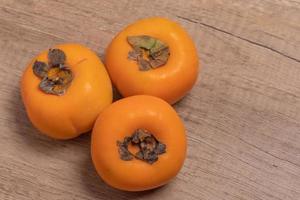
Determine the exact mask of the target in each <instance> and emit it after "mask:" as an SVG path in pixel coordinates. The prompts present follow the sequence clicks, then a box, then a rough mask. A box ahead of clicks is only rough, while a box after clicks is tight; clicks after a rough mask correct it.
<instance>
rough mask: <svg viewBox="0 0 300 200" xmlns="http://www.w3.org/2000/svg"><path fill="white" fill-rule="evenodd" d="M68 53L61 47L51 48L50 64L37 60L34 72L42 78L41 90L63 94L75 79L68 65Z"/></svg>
mask: <svg viewBox="0 0 300 200" xmlns="http://www.w3.org/2000/svg"><path fill="white" fill-rule="evenodd" d="M65 61H66V55H65V53H64V52H63V51H62V50H60V49H49V52H48V64H47V63H45V62H41V61H37V60H36V61H35V62H34V64H33V73H34V74H35V75H36V76H38V77H39V78H41V79H42V80H41V82H40V84H39V88H40V90H42V91H43V92H44V93H47V94H53V95H63V94H64V93H65V92H66V90H67V88H68V87H69V86H70V84H71V82H72V80H73V74H72V71H71V70H70V69H69V68H68V67H67V66H66V64H65Z"/></svg>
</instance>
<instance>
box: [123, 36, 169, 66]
mask: <svg viewBox="0 0 300 200" xmlns="http://www.w3.org/2000/svg"><path fill="white" fill-rule="evenodd" d="M127 42H128V43H129V44H130V45H131V47H132V48H133V50H132V51H129V52H128V59H130V60H135V61H137V63H138V66H139V70H140V71H148V70H150V69H155V68H158V67H161V66H163V65H165V64H166V63H167V61H168V59H169V56H170V49H169V47H168V45H167V44H165V43H164V42H162V41H161V40H159V39H157V38H154V37H151V36H148V35H138V36H128V37H127Z"/></svg>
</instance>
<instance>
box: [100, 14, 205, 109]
mask: <svg viewBox="0 0 300 200" xmlns="http://www.w3.org/2000/svg"><path fill="white" fill-rule="evenodd" d="M136 35H149V36H151V37H155V38H157V39H159V40H161V41H163V42H165V43H166V44H168V45H169V49H170V57H169V59H168V62H167V63H166V64H165V65H163V66H162V67H159V68H157V69H154V70H149V71H139V69H138V65H137V63H136V61H133V60H129V59H128V52H129V51H131V50H132V47H131V46H130V45H129V44H128V42H127V37H128V36H136ZM105 65H106V68H107V70H108V73H109V75H110V77H111V79H112V82H113V83H114V84H115V85H116V87H117V88H118V90H119V91H120V93H121V94H122V95H123V96H125V97H128V96H132V95H139V94H147V95H153V96H157V97H160V98H162V99H164V100H165V101H167V102H169V103H170V104H173V103H175V102H177V101H178V100H179V99H181V98H182V97H183V96H184V95H186V93H187V92H188V91H189V90H190V89H191V88H192V87H193V85H194V84H195V82H196V80H197V76H198V71H199V61H198V56H197V51H196V48H195V46H194V43H193V41H192V39H191V38H190V37H189V35H188V34H187V33H186V32H185V30H184V29H183V28H182V27H181V26H179V25H178V24H176V23H175V22H172V21H170V20H168V19H165V18H160V17H154V18H147V19H142V20H139V21H137V22H135V23H133V24H131V25H129V26H128V27H126V28H125V29H124V30H123V31H121V32H120V33H119V34H118V35H117V36H116V37H115V38H114V39H113V40H112V42H111V43H110V45H109V46H108V48H107V50H106V57H105Z"/></svg>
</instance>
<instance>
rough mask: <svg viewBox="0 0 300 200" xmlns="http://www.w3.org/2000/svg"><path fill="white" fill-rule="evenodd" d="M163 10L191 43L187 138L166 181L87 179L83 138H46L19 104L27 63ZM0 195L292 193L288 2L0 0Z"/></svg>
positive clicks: (294, 118) (296, 135)
mask: <svg viewBox="0 0 300 200" xmlns="http://www.w3.org/2000/svg"><path fill="white" fill-rule="evenodd" d="M148 16H165V17H168V18H170V19H172V20H174V21H177V22H178V23H180V24H181V25H182V26H183V27H185V28H186V30H187V31H188V32H189V34H190V35H191V37H192V38H193V39H194V41H195V43H196V45H197V49H198V53H199V55H200V57H201V60H202V72H201V74H200V79H199V80H198V82H197V84H196V86H195V87H194V88H193V90H192V91H191V92H190V93H189V94H188V95H187V96H186V97H185V98H184V99H183V100H182V101H180V102H179V103H177V104H176V105H175V108H176V110H177V111H178V113H179V115H180V116H181V118H182V119H183V121H184V123H185V125H186V129H187V137H188V154H187V159H186V162H185V164H184V167H183V169H182V170H181V172H180V173H179V174H178V176H177V177H176V178H175V179H174V180H173V181H172V182H171V183H170V184H168V185H166V186H165V187H162V188H159V189H157V190H153V191H147V192H138V193H128V192H122V191H118V190H115V189H112V188H110V187H109V186H107V185H105V184H104V183H103V182H102V180H101V179H100V178H99V177H98V176H97V175H96V172H95V169H94V168H93V166H92V163H91V158H90V150H89V147H90V134H85V135H83V136H81V137H79V138H76V139H74V140H69V141H55V140H52V139H49V138H47V137H45V136H42V135H40V134H39V132H38V131H37V130H36V129H35V128H34V127H33V126H32V125H31V123H30V122H29V120H28V118H27V116H26V113H25V111H24V106H23V104H22V101H21V99H20V88H19V81H20V76H21V74H22V72H23V70H24V68H25V66H26V64H27V63H28V62H29V60H30V59H31V58H32V57H33V56H34V55H36V54H37V53H38V52H39V51H41V50H44V49H47V48H49V47H51V46H52V45H54V44H57V43H64V42H78V43H81V44H84V45H87V46H88V47H90V48H91V49H93V50H95V51H97V53H98V54H99V55H100V57H103V55H104V49H105V47H106V46H107V45H108V43H109V42H110V41H111V39H112V38H113V37H114V35H115V34H117V33H118V31H120V30H121V29H122V28H123V27H124V26H126V25H127V24H128V23H131V22H133V21H135V20H136V19H139V18H144V17H148ZM0 47H1V50H0V70H1V73H0V125H1V129H0V130H1V131H0V199H1V200H31V199H34V200H40V199H43V200H69V199H76V200H77V199H78V200H79V199H80V200H93V199H153V200H154V199H171V200H190V199H191V200H192V199H195V200H196V199H197V200H198V199H200V200H202V199H203V200H221V199H226V200H227V199H229V200H231V199H247V200H254V199H259V200H270V199H274V200H299V199H300V54H299V52H300V1H299V0H251V1H247V0H187V1H185V0H176V1H172V0H165V1H158V0H153V1H146V0H103V1H97V0H90V1H82V0H73V1H67V0H51V1H49V0H0Z"/></svg>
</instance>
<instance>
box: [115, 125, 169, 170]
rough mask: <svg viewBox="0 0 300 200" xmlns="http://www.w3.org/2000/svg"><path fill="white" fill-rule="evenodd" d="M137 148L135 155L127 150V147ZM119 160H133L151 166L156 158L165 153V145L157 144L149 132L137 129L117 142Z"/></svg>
mask: <svg viewBox="0 0 300 200" xmlns="http://www.w3.org/2000/svg"><path fill="white" fill-rule="evenodd" d="M130 144H131V145H133V146H137V147H138V148H139V151H138V152H136V153H135V154H134V153H132V152H130V151H129V150H128V146H129V145H130ZM117 145H118V147H119V148H118V151H119V155H120V158H121V159H122V160H125V161H129V160H132V159H133V158H136V159H139V160H142V161H145V162H147V163H149V164H153V163H154V162H156V161H157V160H158V156H159V155H160V154H163V153H165V152H166V145H165V144H163V143H161V142H159V141H158V140H157V139H156V138H155V137H154V136H153V135H152V134H151V133H150V132H149V131H147V130H145V129H137V130H136V131H135V132H134V133H133V134H132V135H131V136H130V137H125V138H124V140H123V141H122V142H120V141H117Z"/></svg>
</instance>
